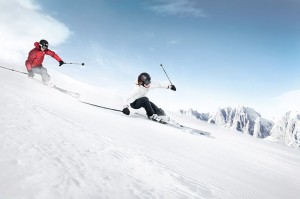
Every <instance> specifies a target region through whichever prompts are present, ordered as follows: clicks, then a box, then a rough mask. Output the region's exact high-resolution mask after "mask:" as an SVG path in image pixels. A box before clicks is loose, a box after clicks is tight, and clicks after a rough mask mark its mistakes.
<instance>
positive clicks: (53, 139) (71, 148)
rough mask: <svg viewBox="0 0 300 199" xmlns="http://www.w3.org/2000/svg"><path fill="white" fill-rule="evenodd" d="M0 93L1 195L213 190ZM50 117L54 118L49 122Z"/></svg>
mask: <svg viewBox="0 0 300 199" xmlns="http://www.w3.org/2000/svg"><path fill="white" fill-rule="evenodd" d="M0 93H2V96H1V99H0V103H2V104H3V107H6V109H5V110H1V111H2V113H5V114H1V116H0V126H1V127H2V129H1V131H2V132H1V134H0V136H1V137H0V140H1V146H0V147H1V154H0V170H1V171H4V170H5V172H1V177H0V184H1V185H0V192H1V198H2V197H4V198H5V199H8V198H19V197H18V196H19V193H18V192H15V190H19V191H21V192H22V191H24V192H26V194H25V195H24V198H36V199H41V198H49V199H50V198H202V197H200V196H201V195H205V196H208V195H210V194H211V193H210V190H209V189H208V188H205V186H204V185H200V184H198V183H197V182H195V181H194V180H192V179H189V178H184V175H182V174H178V173H177V172H176V171H174V170H171V169H170V168H165V166H163V165H161V164H160V163H158V162H157V161H155V160H153V159H150V158H147V157H145V156H144V155H143V153H141V152H140V151H138V150H136V149H130V148H118V147H116V145H117V146H118V145H119V146H120V145H122V144H120V143H119V144H118V143H115V142H116V141H114V142H113V141H112V140H111V139H108V138H105V137H102V136H100V135H98V134H97V132H91V131H90V130H89V129H86V128H85V127H82V126H78V125H77V124H74V123H72V122H71V121H69V120H68V119H66V118H62V117H61V116H59V115H57V114H55V113H54V112H51V111H50V110H47V109H46V108H43V107H42V106H39V104H36V102H34V101H31V99H26V98H25V97H21V96H16V95H13V94H11V93H9V91H8V90H5V89H3V88H2V89H0ZM15 111H18V117H17V118H16V117H15ZM53 117H54V118H55V120H53V119H51V120H48V118H53ZM49 129H51V130H50V131H49ZM11 132H19V133H13V134H12V133H11ZM75 134H76V136H75ZM112 142H113V143H112ZM86 143H88V145H86ZM87 146H88V147H87ZM125 146H126V144H125ZM6 154H11V155H10V156H7V155H6ZM112 161H113V162H112ZM31 163H33V164H31ZM124 171H125V173H124ZM166 171H168V172H166ZM9 176H15V178H9ZM49 176H51V177H50V178H49ZM138 176H140V177H138ZM1 179H10V180H11V181H10V182H1ZM157 180H158V182H157V183H155V181H157ZM161 181H163V182H164V183H162V184H161V183H160V182H161ZM5 184H7V185H9V186H5ZM156 184H157V185H158V186H155V185H156ZM161 185H163V186H161ZM174 185H176V186H174ZM45 187H47V189H45ZM119 193H120V194H119ZM124 193H125V194H124ZM14 195H15V196H14Z"/></svg>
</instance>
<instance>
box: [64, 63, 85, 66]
mask: <svg viewBox="0 0 300 199" xmlns="http://www.w3.org/2000/svg"><path fill="white" fill-rule="evenodd" d="M64 64H76V65H82V66H84V63H64Z"/></svg>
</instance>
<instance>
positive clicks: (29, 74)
mask: <svg viewBox="0 0 300 199" xmlns="http://www.w3.org/2000/svg"><path fill="white" fill-rule="evenodd" d="M33 76H34V74H33V72H32V70H29V71H28V77H30V78H33Z"/></svg>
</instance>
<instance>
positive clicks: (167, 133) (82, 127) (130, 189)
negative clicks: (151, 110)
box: [0, 70, 300, 199]
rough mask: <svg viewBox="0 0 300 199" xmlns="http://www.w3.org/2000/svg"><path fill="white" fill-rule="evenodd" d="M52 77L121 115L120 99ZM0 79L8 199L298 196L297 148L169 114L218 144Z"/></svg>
mask: <svg viewBox="0 0 300 199" xmlns="http://www.w3.org/2000/svg"><path fill="white" fill-rule="evenodd" d="M49 72H50V74H52V78H53V80H54V81H55V82H56V83H57V85H58V86H61V87H63V88H67V89H70V90H73V91H76V92H79V93H81V95H82V99H83V100H86V101H89V102H92V103H97V104H99V105H102V106H109V107H111V108H117V109H121V108H122V103H121V100H122V99H121V97H119V96H117V95H115V94H114V93H111V92H109V91H107V90H105V89H100V88H95V87H91V86H89V85H86V84H83V83H80V82H76V81H74V80H72V79H70V78H67V77H65V76H63V75H61V74H58V73H56V72H54V71H49ZM0 78H1V86H0V110H1V114H0V198H1V199H53V198H55V199H77V198H78V199H99V198H103V199H110V198H111V199H119V198H126V199H127V198H128V199H134V198H138V199H140V198H147V199H150V198H151V199H152V198H159V199H161V198H162V199H164V198H166V199H170V198H172V199H175V198H182V199H185V198H195V199H197V198H199V199H200V198H206V199H207V198H214V199H215V198H216V199H224V198H249V199H250V198H253V199H258V198H272V199H285V198H289V199H293V198H299V195H300V190H299V184H300V179H299V176H300V169H299V168H300V152H299V150H297V149H293V148H288V147H284V146H281V145H278V144H273V143H271V142H268V141H266V140H262V139H255V138H253V137H251V136H249V135H244V134H239V133H232V131H230V130H228V129H223V128H220V127H217V126H214V125H211V124H207V123H205V122H203V121H199V120H197V119H195V118H192V117H191V116H190V117H189V116H183V115H181V114H179V113H174V112H168V113H169V114H170V115H171V116H172V117H173V118H174V119H176V120H177V121H179V122H181V123H182V124H186V125H189V126H193V127H197V128H199V129H202V130H208V131H210V132H212V135H213V136H214V138H209V137H205V136H199V135H192V134H188V133H185V132H183V131H180V130H178V129H174V128H172V127H168V126H165V125H162V124H158V123H155V122H152V121H149V120H147V119H144V118H140V117H138V116H136V115H135V114H131V115H130V116H126V115H123V114H122V113H120V112H114V111H109V110H104V109H100V108H95V107H92V106H89V105H86V104H83V103H80V102H78V101H77V100H76V99H75V98H72V97H70V96H67V95H65V94H63V93H60V92H58V91H56V90H54V89H51V88H48V87H46V86H44V85H42V84H41V83H39V82H37V81H35V80H30V79H28V78H27V77H26V75H22V74H17V73H14V72H11V71H7V70H0ZM178 95H180V92H178ZM162 97H163V96H162ZM162 106H163V105H162Z"/></svg>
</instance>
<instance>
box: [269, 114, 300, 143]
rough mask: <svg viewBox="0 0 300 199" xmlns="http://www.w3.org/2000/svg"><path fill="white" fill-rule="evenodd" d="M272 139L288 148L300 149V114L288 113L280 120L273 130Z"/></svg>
mask: <svg viewBox="0 0 300 199" xmlns="http://www.w3.org/2000/svg"><path fill="white" fill-rule="evenodd" d="M270 134H271V137H272V138H273V139H274V140H276V141H278V142H282V143H284V144H286V145H287V146H295V147H300V114H299V112H296V111H290V112H287V113H286V114H285V115H284V116H282V117H281V119H279V120H278V121H277V122H276V123H275V125H274V126H273V128H272V130H271V133H270Z"/></svg>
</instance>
